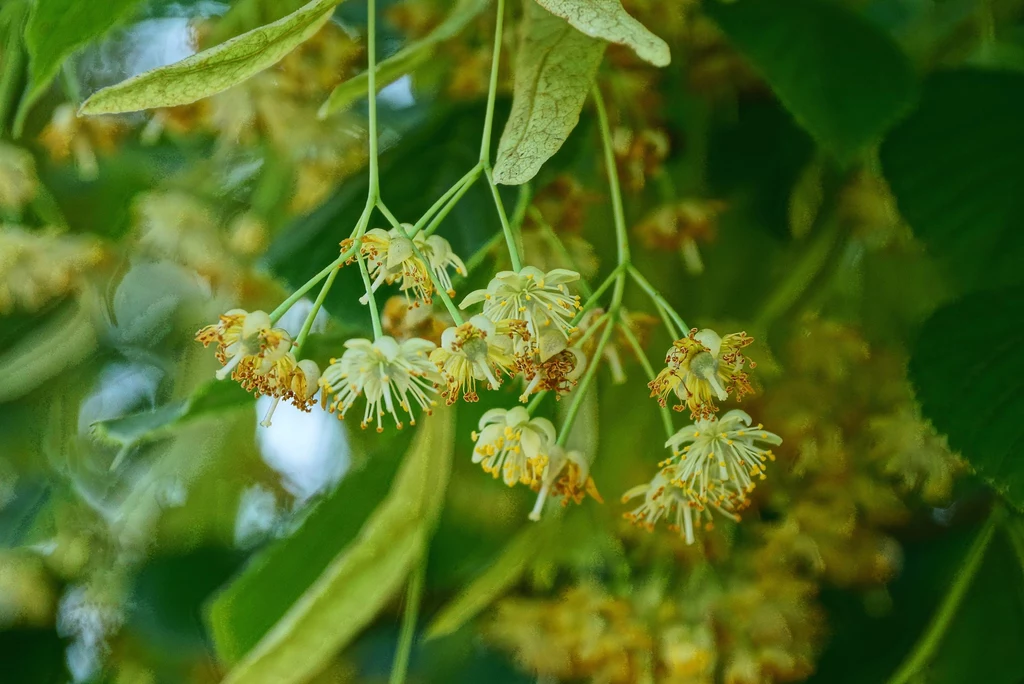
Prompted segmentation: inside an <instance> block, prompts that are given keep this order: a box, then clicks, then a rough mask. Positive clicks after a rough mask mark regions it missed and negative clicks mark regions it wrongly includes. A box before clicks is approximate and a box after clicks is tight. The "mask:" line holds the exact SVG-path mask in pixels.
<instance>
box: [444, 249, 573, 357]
mask: <svg viewBox="0 0 1024 684" xmlns="http://www.w3.org/2000/svg"><path fill="white" fill-rule="evenodd" d="M579 277H580V274H579V273H576V272H575V271H569V270H566V269H564V268H556V269H554V270H553V271H548V272H547V273H544V272H543V271H541V270H540V269H538V268H535V267H533V266H525V267H524V268H522V269H521V270H520V271H519V273H516V272H515V271H501V272H500V273H498V275H496V276H494V279H493V280H491V282H490V283H489V284H488V285H487V289H486V290H476V291H475V292H471V293H469V295H467V296H466V298H465V299H463V300H462V303H461V304H460V305H459V306H460V307H461V308H463V309H465V308H466V307H467V306H471V305H473V304H476V303H477V302H483V304H484V306H483V314H484V316H486V317H487V318H489V319H491V320H492V321H494V322H498V321H503V320H509V319H513V320H515V319H517V320H522V321H524V322H525V323H526V327H527V330H528V331H529V333H530V336H531V339H532V340H533V342H534V344H535V345H536V347H537V349H538V351H539V353H540V359H541V361H547V360H548V359H549V358H551V357H552V356H554V355H555V354H557V353H558V352H560V351H562V350H563V349H565V347H566V340H567V338H568V336H569V333H570V332H572V330H573V327H572V319H573V317H574V316H575V315H576V312H577V311H578V310H579V309H580V301H579V300H580V298H579V297H578V296H576V295H570V294H569V293H568V291H567V290H566V287H565V285H566V283H571V282H574V281H576V280H579Z"/></svg>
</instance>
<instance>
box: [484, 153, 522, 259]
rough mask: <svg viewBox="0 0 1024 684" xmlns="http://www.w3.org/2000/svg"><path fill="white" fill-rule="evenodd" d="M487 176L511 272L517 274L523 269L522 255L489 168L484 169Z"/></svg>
mask: <svg viewBox="0 0 1024 684" xmlns="http://www.w3.org/2000/svg"><path fill="white" fill-rule="evenodd" d="M484 174H485V175H486V176H487V183H488V185H490V186H491V195H492V196H493V197H494V206H495V208H496V209H497V210H498V219H499V220H500V221H501V230H502V232H503V233H505V244H506V246H507V247H508V257H509V259H510V260H511V261H512V270H513V271H515V272H516V273H518V272H519V271H520V270H521V269H522V268H523V262H522V255H521V254H520V253H519V246H518V245H517V244H516V236H515V234H514V233H513V232H512V226H511V224H509V222H508V216H507V215H506V214H505V205H504V204H503V203H502V201H501V194H499V193H498V186H497V185H496V184H495V183H494V174H492V173H491V170H490V169H489V168H485V169H484Z"/></svg>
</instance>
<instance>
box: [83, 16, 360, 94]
mask: <svg viewBox="0 0 1024 684" xmlns="http://www.w3.org/2000/svg"><path fill="white" fill-rule="evenodd" d="M339 1H340V0H312V2H309V3H307V4H305V5H303V6H302V7H301V8H300V9H298V10H297V11H295V12H292V13H291V14H289V15H288V16H286V17H284V18H282V19H279V20H278V21H275V22H274V23H272V24H268V25H266V26H261V27H260V28H257V29H253V30H252V31H249V32H247V33H243V34H242V35H240V36H238V37H236V38H232V39H231V40H228V41H227V42H225V43H221V44H220V45H217V46H216V47H212V48H210V49H209V50H204V51H202V52H200V53H198V54H195V55H192V56H191V57H187V58H186V59H183V60H181V61H180V62H176V63H174V64H170V65H168V66H165V67H160V68H159V69H154V70H152V71H147V72H145V73H143V74H139V75H138V76H134V77H132V78H130V79H128V80H127V81H123V82H121V83H118V84H117V85H113V86H110V87H109V88H104V89H103V90H100V91H99V92H97V93H94V94H93V95H92V96H91V97H89V99H87V100H86V101H85V103H83V104H82V108H81V113H82V114H116V113H120V112H136V111H140V110H143V109H154V108H157V107H174V106H177V105H183V104H190V103H192V102H195V101H196V100H201V99H203V98H204V97H209V96H210V95H215V94H216V93H219V92H221V91H223V90H227V89H228V88H230V87H231V86H233V85H237V84H239V83H241V82H242V81H244V80H246V79H247V78H249V77H250V76H253V75H255V74H257V73H259V72H260V71H263V70H264V69H266V68H267V67H270V66H273V65H274V64H276V63H277V62H278V61H280V60H281V59H283V58H284V57H285V55H287V54H288V53H289V52H291V51H292V50H294V49H295V48H296V47H297V46H298V45H299V44H301V43H302V42H304V41H305V40H307V39H308V38H310V37H311V36H312V35H313V34H314V33H316V32H317V31H318V30H320V27H321V26H323V25H324V24H325V23H326V22H327V21H328V20H329V19H330V18H331V15H332V14H333V13H334V7H335V5H337V4H338V2H339Z"/></svg>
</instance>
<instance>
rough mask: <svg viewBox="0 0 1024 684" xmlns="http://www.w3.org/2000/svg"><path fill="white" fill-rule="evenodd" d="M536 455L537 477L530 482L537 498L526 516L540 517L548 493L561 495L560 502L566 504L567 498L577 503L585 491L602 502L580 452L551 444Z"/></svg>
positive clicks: (567, 503) (581, 499)
mask: <svg viewBox="0 0 1024 684" xmlns="http://www.w3.org/2000/svg"><path fill="white" fill-rule="evenodd" d="M540 458H541V468H542V470H541V477H540V479H539V481H538V480H536V479H535V480H534V482H533V489H534V491H536V492H537V502H536V503H535V504H534V505H533V510H532V511H530V520H540V516H541V513H542V512H543V510H544V502H545V501H546V500H547V498H548V497H549V496H561V497H562V505H563V506H568V505H569V502H570V501H572V502H574V503H581V502H582V501H583V498H584V496H586V495H587V494H589V495H590V497H591V498H592V499H594V500H596V501H598V502H599V503H604V499H602V498H601V494H600V493H599V492H598V491H597V485H595V484H594V479H593V478H592V477H590V463H589V462H588V461H587V459H586V457H585V456H584V455H583V453H582V452H580V451H575V450H572V451H566V450H565V449H563V448H562V447H560V446H558V445H557V444H555V445H552V446H551V448H550V449H548V451H547V453H546V454H544V455H542V456H541V457H540Z"/></svg>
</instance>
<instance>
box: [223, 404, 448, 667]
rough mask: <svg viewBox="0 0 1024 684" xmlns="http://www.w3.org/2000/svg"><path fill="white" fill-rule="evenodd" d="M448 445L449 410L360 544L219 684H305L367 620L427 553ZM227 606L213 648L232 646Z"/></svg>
mask: <svg viewBox="0 0 1024 684" xmlns="http://www.w3.org/2000/svg"><path fill="white" fill-rule="evenodd" d="M453 445H454V415H453V414H452V413H451V412H450V411H449V410H448V409H441V410H438V411H437V412H436V414H435V415H434V416H433V417H431V418H429V419H426V420H424V425H423V426H422V427H421V428H419V430H418V431H417V433H416V436H415V437H414V439H413V443H412V445H411V446H410V447H409V451H408V452H407V454H406V456H405V459H404V461H403V464H402V467H401V469H400V470H399V472H398V474H397V475H396V476H395V481H394V484H393V485H392V487H391V491H390V493H389V494H388V496H387V498H385V499H384V500H383V501H382V502H381V503H380V505H379V506H378V507H377V508H376V510H375V511H374V513H373V514H372V515H371V516H370V518H369V519H368V520H367V521H366V524H365V525H363V527H362V529H361V530H360V532H359V536H358V537H357V538H356V539H355V540H354V541H353V543H352V544H350V545H348V546H345V547H342V548H341V550H340V551H339V552H338V553H337V555H336V556H335V557H334V558H333V560H331V561H330V562H329V564H328V565H327V567H326V568H325V569H324V571H323V573H322V574H321V575H320V576H319V577H317V578H316V579H315V581H314V582H313V583H312V584H311V585H310V586H308V587H307V588H306V589H305V591H304V592H303V594H302V596H301V597H300V598H299V599H298V600H297V601H296V602H295V603H294V604H293V605H292V606H291V607H290V608H289V609H288V610H287V611H286V612H285V613H284V615H282V616H281V618H280V619H279V620H278V621H277V622H276V624H274V626H273V627H272V628H271V629H270V630H269V631H268V632H267V633H266V634H265V635H264V636H263V638H262V639H260V641H259V642H258V643H257V644H256V645H255V646H254V647H253V648H252V649H251V650H249V651H248V652H247V653H246V654H245V655H244V657H242V658H241V660H240V661H239V662H238V663H236V664H235V666H234V667H233V669H232V670H231V671H230V672H229V673H228V676H227V678H226V679H225V682H230V683H232V684H233V683H236V682H246V683H249V682H274V683H275V684H285V683H288V682H304V681H308V680H309V679H310V678H311V677H313V676H314V675H315V674H316V673H317V672H319V670H320V669H321V668H322V667H323V665H324V664H325V663H326V662H327V661H328V660H329V659H330V658H331V657H333V656H334V654H335V653H336V652H337V651H338V650H340V649H341V648H344V646H345V645H346V644H348V642H349V641H350V640H351V639H352V638H353V637H354V636H356V635H357V634H358V633H359V632H360V630H362V629H363V627H365V626H366V625H367V624H369V622H370V621H371V620H373V618H374V617H375V616H376V615H377V613H378V612H379V611H380V609H381V608H383V607H384V606H385V605H386V604H387V602H388V601H389V600H390V599H391V598H392V597H393V596H394V595H395V593H397V592H398V591H399V590H400V589H401V587H402V584H403V581H404V580H405V578H406V576H407V575H408V573H409V571H410V570H411V569H412V567H413V566H414V564H415V563H416V562H417V559H419V558H421V557H422V555H423V554H424V553H425V551H426V545H427V544H428V542H429V538H430V535H431V533H432V530H433V527H434V523H435V522H436V520H437V516H438V515H439V513H440V509H441V504H442V502H443V500H444V493H445V489H446V486H447V483H448V475H449V472H450V470H451V456H452V449H453ZM293 550H294V551H298V550H295V549H293ZM302 555H303V556H304V555H305V554H302ZM229 591H230V590H229ZM235 598H236V599H237V596H236V597H235ZM250 600H262V597H261V596H253V597H251V599H250ZM230 606H231V603H230V602H227V603H225V602H224V600H223V597H221V598H218V599H217V601H216V602H215V603H214V604H213V606H212V609H211V613H210V618H211V621H212V624H213V629H214V634H215V639H216V641H217V643H218V645H223V644H230V643H231V642H232V637H231V635H230V624H229V622H228V621H226V620H225V618H226V617H227V618H228V619H230ZM226 611H227V614H226Z"/></svg>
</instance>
